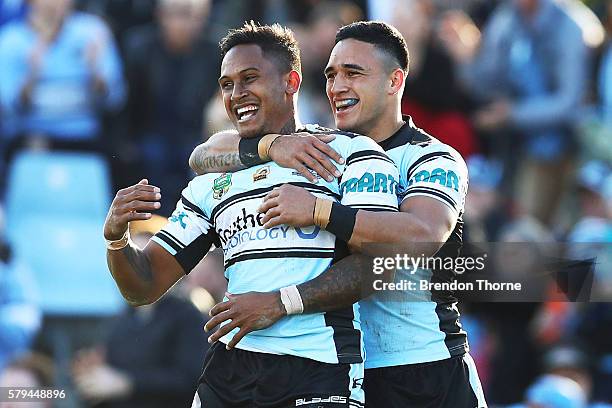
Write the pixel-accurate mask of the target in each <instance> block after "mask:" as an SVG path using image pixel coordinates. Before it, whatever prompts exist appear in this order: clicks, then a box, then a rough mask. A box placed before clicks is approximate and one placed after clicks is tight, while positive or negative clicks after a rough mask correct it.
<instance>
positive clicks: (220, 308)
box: [208, 301, 232, 329]
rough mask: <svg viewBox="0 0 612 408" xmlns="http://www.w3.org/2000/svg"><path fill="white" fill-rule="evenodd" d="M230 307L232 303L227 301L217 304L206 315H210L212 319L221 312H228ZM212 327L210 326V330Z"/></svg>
mask: <svg viewBox="0 0 612 408" xmlns="http://www.w3.org/2000/svg"><path fill="white" fill-rule="evenodd" d="M230 307H232V302H229V301H225V302H221V303H217V304H216V305H215V306H214V307H213V308H212V309H210V311H209V312H208V314H209V315H210V317H214V316H216V315H218V314H219V313H221V312H225V311H226V310H229V308H230ZM213 327H215V326H211V327H210V328H211V329H212V328H213Z"/></svg>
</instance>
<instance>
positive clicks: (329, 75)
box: [325, 73, 336, 81]
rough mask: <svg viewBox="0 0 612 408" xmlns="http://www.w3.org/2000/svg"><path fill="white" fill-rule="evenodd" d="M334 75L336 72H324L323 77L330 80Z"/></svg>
mask: <svg viewBox="0 0 612 408" xmlns="http://www.w3.org/2000/svg"><path fill="white" fill-rule="evenodd" d="M335 76H336V74H333V73H329V74H325V78H326V79H327V80H328V81H330V80H332V79H334V77H335Z"/></svg>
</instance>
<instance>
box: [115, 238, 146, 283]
mask: <svg viewBox="0 0 612 408" xmlns="http://www.w3.org/2000/svg"><path fill="white" fill-rule="evenodd" d="M122 251H123V254H124V255H125V259H126V260H127V262H128V263H129V264H130V266H131V267H132V269H133V270H134V272H136V274H137V275H138V277H139V278H140V279H142V280H143V281H145V282H147V283H150V282H153V271H152V270H151V261H150V259H149V257H148V256H147V254H146V253H145V252H144V251H143V250H141V249H139V248H134V247H133V246H131V245H128V246H126V247H125V248H123V249H122Z"/></svg>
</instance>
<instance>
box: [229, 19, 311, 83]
mask: <svg viewBox="0 0 612 408" xmlns="http://www.w3.org/2000/svg"><path fill="white" fill-rule="evenodd" d="M243 44H256V45H258V46H259V47H260V48H261V50H262V52H263V53H264V54H266V55H268V56H270V57H272V58H274V59H275V60H276V61H277V62H278V67H279V68H280V69H281V70H282V71H283V72H288V71H291V70H295V71H298V72H299V71H300V70H301V62H300V49H299V47H298V43H297V40H296V39H295V35H294V34H293V31H291V30H290V29H289V28H287V27H283V26H281V25H280V24H272V25H261V24H259V23H255V22H254V21H253V20H251V21H249V22H245V23H244V25H243V26H242V27H240V28H236V29H233V30H230V31H229V32H228V34H227V35H226V36H225V37H224V38H223V39H222V40H221V42H219V47H220V48H221V58H223V57H225V54H227V53H228V52H229V50H231V49H232V48H234V47H235V46H237V45H243Z"/></svg>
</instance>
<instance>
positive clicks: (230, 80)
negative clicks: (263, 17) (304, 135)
mask: <svg viewBox="0 0 612 408" xmlns="http://www.w3.org/2000/svg"><path fill="white" fill-rule="evenodd" d="M274 62H275V61H274V59H273V58H266V56H265V55H264V54H263V52H262V50H261V48H260V47H259V46H258V45H256V44H243V45H237V46H235V47H233V48H232V49H230V50H229V51H228V52H227V54H225V57H224V58H223V62H222V63H221V77H220V78H219V85H220V87H221V94H222V96H223V104H224V105H225V111H226V112H227V115H228V116H229V118H230V120H231V121H232V123H233V124H234V126H235V127H236V129H237V130H238V132H239V133H240V136H241V137H254V136H258V135H262V134H265V133H278V132H279V131H280V129H281V128H282V127H283V126H284V125H285V124H286V123H287V122H288V121H289V120H290V119H291V117H292V116H293V109H292V104H291V98H290V96H288V95H287V94H286V92H285V90H286V80H285V77H286V76H287V75H283V74H282V73H281V72H280V71H279V69H278V68H277V66H276V65H275V64H274Z"/></svg>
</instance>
